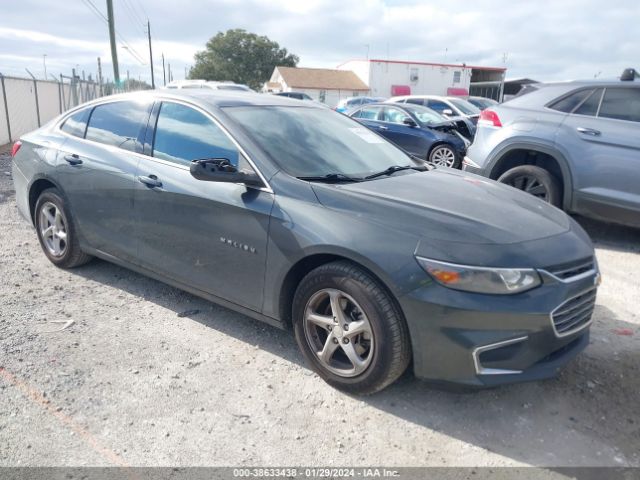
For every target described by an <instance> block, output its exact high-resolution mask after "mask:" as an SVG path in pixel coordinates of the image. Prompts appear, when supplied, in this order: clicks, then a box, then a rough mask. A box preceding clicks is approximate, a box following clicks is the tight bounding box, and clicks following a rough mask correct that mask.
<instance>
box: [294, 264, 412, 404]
mask: <svg viewBox="0 0 640 480" xmlns="http://www.w3.org/2000/svg"><path fill="white" fill-rule="evenodd" d="M293 315H294V322H295V323H294V330H295V336H296V341H297V343H298V346H299V347H300V349H301V350H302V353H303V354H304V356H305V358H306V359H307V361H308V362H309V364H310V365H311V367H312V368H313V370H315V371H316V372H317V373H318V375H320V377H322V378H323V379H324V380H325V381H326V382H327V383H329V384H330V385H332V386H334V387H336V388H339V389H341V390H345V391H347V392H350V393H356V394H365V395H366V394H371V393H374V392H377V391H379V390H382V389H383V388H385V387H386V386H387V385H389V384H391V383H392V382H394V381H395V380H396V379H397V378H398V377H399V376H400V375H402V373H403V372H404V371H405V370H406V368H407V365H408V364H409V359H410V354H411V349H410V345H409V334H408V331H407V327H406V324H405V322H404V319H403V318H402V315H401V314H400V312H398V310H397V307H396V306H395V305H394V303H393V301H392V299H391V298H390V296H389V294H388V293H387V292H386V291H385V290H384V289H383V288H382V287H381V286H380V285H379V284H378V283H377V281H376V280H375V279H374V278H372V277H371V275H370V274H369V273H367V272H366V271H364V270H362V269H361V268H359V267H357V266H356V265H353V264H351V263H349V262H346V261H340V262H333V263H329V264H326V265H322V266H320V267H318V268H316V269H315V270H313V271H311V272H310V273H309V274H308V275H307V276H306V277H305V278H304V279H303V280H302V282H301V283H300V285H299V287H298V289H297V291H296V295H295V298H294V304H293Z"/></svg>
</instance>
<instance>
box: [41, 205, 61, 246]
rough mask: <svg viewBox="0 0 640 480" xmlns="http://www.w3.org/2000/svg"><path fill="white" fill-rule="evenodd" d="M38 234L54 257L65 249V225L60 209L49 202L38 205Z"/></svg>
mask: <svg viewBox="0 0 640 480" xmlns="http://www.w3.org/2000/svg"><path fill="white" fill-rule="evenodd" d="M39 227H40V236H41V237H42V242H43V243H44V245H45V247H46V248H47V250H48V251H49V253H50V254H51V255H53V256H54V257H61V256H63V255H64V253H65V252H66V250H67V227H66V225H65V222H64V217H63V216H62V212H61V211H60V209H59V208H58V207H57V206H56V205H55V204H53V203H51V202H45V203H43V204H42V207H40V221H39Z"/></svg>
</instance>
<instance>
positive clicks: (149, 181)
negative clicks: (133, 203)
mask: <svg viewBox="0 0 640 480" xmlns="http://www.w3.org/2000/svg"><path fill="white" fill-rule="evenodd" d="M138 181H139V182H141V183H144V184H145V185H146V186H147V187H149V188H157V187H161V186H162V182H161V181H160V180H158V177H156V176H155V175H149V176H148V177H144V176H142V177H138Z"/></svg>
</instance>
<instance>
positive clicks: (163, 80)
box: [162, 53, 167, 87]
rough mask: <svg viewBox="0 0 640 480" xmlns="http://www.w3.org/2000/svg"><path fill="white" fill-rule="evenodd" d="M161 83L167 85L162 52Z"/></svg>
mask: <svg viewBox="0 0 640 480" xmlns="http://www.w3.org/2000/svg"><path fill="white" fill-rule="evenodd" d="M162 83H163V85H164V86H165V87H166V86H167V72H166V71H165V69H164V53H163V54H162Z"/></svg>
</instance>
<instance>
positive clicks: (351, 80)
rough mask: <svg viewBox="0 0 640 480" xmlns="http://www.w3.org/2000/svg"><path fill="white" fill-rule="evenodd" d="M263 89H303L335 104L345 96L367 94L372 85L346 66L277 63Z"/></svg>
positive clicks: (333, 105)
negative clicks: (303, 65)
mask: <svg viewBox="0 0 640 480" xmlns="http://www.w3.org/2000/svg"><path fill="white" fill-rule="evenodd" d="M262 90H263V91H265V92H272V93H278V92H302V93H306V94H307V95H309V96H310V97H311V98H313V99H314V100H317V101H319V102H322V103H326V104H327V105H329V106H331V107H335V106H336V105H337V104H338V102H339V101H340V100H341V99H343V98H347V97H357V96H359V95H366V94H367V93H368V92H369V87H368V86H367V84H366V83H364V82H363V81H362V80H361V79H360V78H358V76H357V75H356V74H355V73H353V72H351V71H348V70H344V69H342V70H330V69H326V68H298V67H276V68H275V69H274V70H273V74H272V75H271V78H270V79H269V81H268V82H267V83H265V85H264V87H263V88H262Z"/></svg>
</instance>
